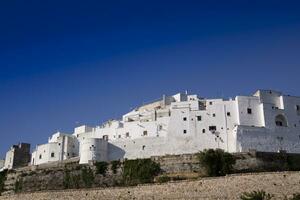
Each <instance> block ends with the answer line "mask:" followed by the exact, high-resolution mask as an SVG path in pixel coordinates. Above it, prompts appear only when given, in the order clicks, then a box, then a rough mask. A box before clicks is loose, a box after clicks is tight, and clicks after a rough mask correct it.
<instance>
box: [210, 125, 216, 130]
mask: <svg viewBox="0 0 300 200" xmlns="http://www.w3.org/2000/svg"><path fill="white" fill-rule="evenodd" d="M209 130H210V131H216V130H217V127H216V126H209Z"/></svg>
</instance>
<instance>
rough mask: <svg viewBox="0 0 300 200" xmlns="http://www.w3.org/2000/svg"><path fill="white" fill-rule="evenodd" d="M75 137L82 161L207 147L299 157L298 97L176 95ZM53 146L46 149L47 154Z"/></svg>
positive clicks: (82, 130) (268, 92)
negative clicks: (278, 152) (284, 152)
mask: <svg viewBox="0 0 300 200" xmlns="http://www.w3.org/2000/svg"><path fill="white" fill-rule="evenodd" d="M73 136H74V137H76V138H77V139H78V141H79V143H80V146H81V147H80V148H79V149H80V151H79V152H78V153H79V156H80V163H87V162H88V161H89V160H104V161H108V160H116V159H122V158H128V159H133V158H146V157H150V156H157V155H166V154H184V153H196V152H199V151H200V150H203V149H208V148H221V149H224V150H225V151H228V152H245V151H248V150H250V149H256V150H258V151H266V152H277V151H279V150H285V151H287V152H293V153H296V152H297V153H300V97H293V96H286V95H283V94H282V93H280V92H276V91H271V90H259V91H257V92H256V93H255V94H254V95H252V96H237V97H235V98H234V99H204V98H200V97H198V96H197V95H188V94H181V93H179V94H176V95H173V96H169V97H166V96H163V98H162V99H161V100H158V101H155V102H152V103H149V104H147V105H143V106H141V107H138V108H136V109H134V110H132V111H131V112H129V113H127V114H125V115H123V117H122V119H121V120H111V121H108V122H106V123H104V124H103V125H102V126H98V127H88V126H81V127H77V128H75V131H74V133H73ZM50 144H51V142H49V143H48V144H46V145H50ZM52 148H53V149H55V148H54V147H52V146H49V151H51V150H52ZM34 155H35V152H34V154H33V156H32V157H36V155H35V156H34ZM35 159H36V158H35ZM48 161H49V160H48ZM41 162H44V161H43V160H41ZM41 162H39V163H41ZM32 164H38V163H37V162H32Z"/></svg>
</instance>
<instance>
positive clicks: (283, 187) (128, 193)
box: [0, 172, 300, 200]
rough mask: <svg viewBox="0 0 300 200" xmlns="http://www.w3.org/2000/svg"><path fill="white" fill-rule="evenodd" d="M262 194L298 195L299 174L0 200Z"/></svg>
mask: <svg viewBox="0 0 300 200" xmlns="http://www.w3.org/2000/svg"><path fill="white" fill-rule="evenodd" d="M253 190H265V191H266V192H268V193H270V194H272V195H274V199H284V198H285V197H290V196H291V195H292V194H294V193H296V192H299V191H300V173H299V172H273V173H257V174H238V175H229V176H225V177H219V178H202V179H199V180H193V181H177V182H169V183H164V184H152V185H140V186H136V187H124V188H106V189H100V188H98V189H82V190H64V191H52V192H37V193H23V194H19V195H11V196H0V200H14V199H16V200H17V199H22V200H32V199H43V200H48V199H49V200H52V199H58V200H59V199H61V200H68V199H74V200H77V199H78V200H81V199H123V200H126V199H143V200H144V199H151V200H153V199H209V200H213V199H230V200H234V199H239V196H240V195H241V193H243V192H245V191H253Z"/></svg>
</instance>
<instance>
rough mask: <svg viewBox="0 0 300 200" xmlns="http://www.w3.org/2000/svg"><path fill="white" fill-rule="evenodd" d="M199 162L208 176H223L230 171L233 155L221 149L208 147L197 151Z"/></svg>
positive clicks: (233, 161) (233, 160)
mask: <svg viewBox="0 0 300 200" xmlns="http://www.w3.org/2000/svg"><path fill="white" fill-rule="evenodd" d="M198 159H199V161H200V164H201V165H202V166H203V167H204V168H205V170H206V173H207V175H208V176H225V175H226V174H230V173H232V170H233V165H234V164H235V159H234V157H233V156H232V155H231V154H230V153H227V152H224V151H223V150H222V149H216V150H214V149H208V150H204V151H202V152H200V153H198Z"/></svg>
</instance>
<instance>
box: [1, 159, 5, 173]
mask: <svg viewBox="0 0 300 200" xmlns="http://www.w3.org/2000/svg"><path fill="white" fill-rule="evenodd" d="M4 162H5V160H0V172H1V171H2V170H3V168H4Z"/></svg>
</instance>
